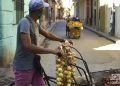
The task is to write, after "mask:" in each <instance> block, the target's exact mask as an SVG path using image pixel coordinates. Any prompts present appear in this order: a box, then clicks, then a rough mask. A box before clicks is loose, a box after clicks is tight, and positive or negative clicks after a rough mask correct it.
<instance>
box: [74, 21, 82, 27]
mask: <svg viewBox="0 0 120 86" xmlns="http://www.w3.org/2000/svg"><path fill="white" fill-rule="evenodd" d="M72 26H73V27H82V23H80V22H78V21H74V22H73V23H72Z"/></svg>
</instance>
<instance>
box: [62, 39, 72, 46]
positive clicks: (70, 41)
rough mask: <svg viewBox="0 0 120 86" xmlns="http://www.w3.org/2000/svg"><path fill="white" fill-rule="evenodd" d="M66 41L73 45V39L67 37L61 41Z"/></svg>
mask: <svg viewBox="0 0 120 86" xmlns="http://www.w3.org/2000/svg"><path fill="white" fill-rule="evenodd" d="M66 41H68V42H69V43H70V44H71V45H73V42H72V40H66V39H62V41H61V42H66Z"/></svg>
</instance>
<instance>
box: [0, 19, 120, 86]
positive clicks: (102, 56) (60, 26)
mask: <svg viewBox="0 0 120 86" xmlns="http://www.w3.org/2000/svg"><path fill="white" fill-rule="evenodd" d="M52 33H54V34H56V35H57V36H59V37H62V38H66V39H67V37H66V35H65V21H63V20H60V21H59V22H57V23H56V24H55V26H54V27H53V29H52ZM68 40H69V39H68ZM71 40H72V41H73V43H74V44H73V47H75V48H76V49H77V50H78V51H79V52H80V53H81V54H82V56H83V58H84V59H85V60H86V62H87V63H88V67H89V69H90V72H98V71H104V70H110V69H120V64H119V63H120V57H119V56H120V53H119V51H107V50H103V51H102V50H95V48H98V47H101V46H105V45H109V44H113V43H112V42H111V41H109V40H107V39H105V38H103V37H101V36H99V35H97V34H95V33H93V32H91V31H89V30H87V29H84V30H82V31H81V37H80V39H71ZM59 45H60V43H59V42H56V41H50V40H46V47H48V48H52V49H56V48H57V46H59ZM75 53H76V55H77V56H78V54H77V52H75ZM41 57H42V58H41V63H42V65H43V67H44V69H45V71H46V73H47V74H48V75H49V76H54V77H56V56H55V55H52V54H47V55H46V54H42V55H41ZM77 65H79V66H81V67H83V63H82V62H80V61H77ZM1 70H2V71H1V73H2V74H1V76H0V79H1V81H0V83H1V84H0V86H1V85H3V86H8V83H10V82H11V80H13V78H12V77H14V75H13V71H12V69H10V70H9V69H1ZM53 86H54V85H53Z"/></svg>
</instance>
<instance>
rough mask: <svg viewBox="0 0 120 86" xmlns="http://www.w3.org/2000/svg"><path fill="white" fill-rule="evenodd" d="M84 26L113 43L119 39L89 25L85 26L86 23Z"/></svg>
mask: <svg viewBox="0 0 120 86" xmlns="http://www.w3.org/2000/svg"><path fill="white" fill-rule="evenodd" d="M84 27H85V28H86V29H88V30H89V31H91V32H94V33H96V34H98V35H99V36H101V37H104V38H106V39H108V40H110V41H111V42H113V43H116V41H117V40H119V39H117V38H115V37H112V36H110V35H109V34H105V33H103V32H100V31H96V30H95V29H93V28H91V27H89V26H87V25H84Z"/></svg>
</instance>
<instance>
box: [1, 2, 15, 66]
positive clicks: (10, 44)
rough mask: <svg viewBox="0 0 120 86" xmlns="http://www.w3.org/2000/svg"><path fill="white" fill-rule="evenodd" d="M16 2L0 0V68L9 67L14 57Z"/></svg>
mask: <svg viewBox="0 0 120 86" xmlns="http://www.w3.org/2000/svg"><path fill="white" fill-rule="evenodd" d="M13 4H14V2H13V1H12V0H0V66H2V67H3V66H4V67H7V66H9V63H10V61H11V59H12V58H13V56H14V51H15V41H16V40H15V39H16V29H15V27H16V26H15V25H13V24H14V15H13V13H14V5H13Z"/></svg>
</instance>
